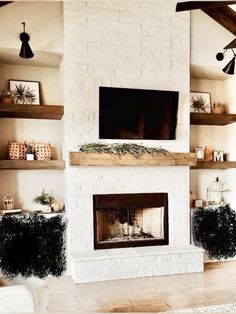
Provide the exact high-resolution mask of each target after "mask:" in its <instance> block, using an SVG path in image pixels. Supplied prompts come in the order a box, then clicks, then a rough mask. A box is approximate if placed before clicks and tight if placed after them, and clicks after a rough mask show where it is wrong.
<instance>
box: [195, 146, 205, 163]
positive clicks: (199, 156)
mask: <svg viewBox="0 0 236 314" xmlns="http://www.w3.org/2000/svg"><path fill="white" fill-rule="evenodd" d="M195 154H196V157H197V159H198V160H204V148H203V147H195Z"/></svg>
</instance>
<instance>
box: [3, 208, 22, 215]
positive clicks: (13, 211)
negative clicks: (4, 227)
mask: <svg viewBox="0 0 236 314" xmlns="http://www.w3.org/2000/svg"><path fill="white" fill-rule="evenodd" d="M21 212H22V210H21V209H19V208H14V209H0V216H3V215H13V214H20V213H21Z"/></svg>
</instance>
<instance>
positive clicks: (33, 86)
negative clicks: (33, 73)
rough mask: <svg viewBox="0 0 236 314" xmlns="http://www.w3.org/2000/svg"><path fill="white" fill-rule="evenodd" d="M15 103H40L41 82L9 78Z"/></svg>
mask: <svg viewBox="0 0 236 314" xmlns="http://www.w3.org/2000/svg"><path fill="white" fill-rule="evenodd" d="M9 85H10V91H11V92H12V96H13V98H14V103H15V104H28V105H40V94H39V82H37V81H22V80H9Z"/></svg>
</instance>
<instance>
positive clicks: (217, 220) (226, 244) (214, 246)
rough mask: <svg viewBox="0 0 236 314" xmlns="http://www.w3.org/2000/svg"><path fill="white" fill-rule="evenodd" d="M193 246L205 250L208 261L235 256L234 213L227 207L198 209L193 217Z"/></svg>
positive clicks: (235, 215) (235, 230)
mask: <svg viewBox="0 0 236 314" xmlns="http://www.w3.org/2000/svg"><path fill="white" fill-rule="evenodd" d="M193 235H194V242H195V245H197V246H201V247H202V248H204V249H205V250H206V253H207V254H208V256H209V258H210V259H221V258H225V259H226V258H231V257H234V256H235V255H236V212H235V211H234V210H233V209H231V208H230V206H229V205H226V206H221V207H217V208H198V209H197V210H196V211H195V213H194V215H193Z"/></svg>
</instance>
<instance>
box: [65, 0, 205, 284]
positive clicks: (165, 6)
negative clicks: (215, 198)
mask: <svg viewBox="0 0 236 314" xmlns="http://www.w3.org/2000/svg"><path fill="white" fill-rule="evenodd" d="M175 4H176V1H172V0H156V1H87V2H84V1H66V2H65V3H64V32H65V34H64V38H65V54H64V72H65V82H64V85H65V129H66V147H67V151H73V150H76V148H77V147H78V146H79V145H81V144H85V143H90V142H103V143H107V142H108V141H105V140H103V141H101V140H99V135H98V121H99V110H98V108H99V107H98V106H99V86H107V87H124V88H140V89H154V90H173V91H179V109H178V125H177V137H176V140H169V141H150V140H149V141H142V142H140V141H135V142H136V143H142V144H143V145H146V146H162V147H163V148H166V149H168V150H170V151H172V152H188V151H189V49H190V47H189V45H190V44H189V29H190V24H189V16H188V13H178V14H177V13H175ZM123 142H128V141H123ZM133 142H134V141H133ZM66 173H67V181H66V184H67V187H66V190H67V208H68V216H69V233H68V240H69V241H68V242H69V248H68V255H69V267H70V270H71V274H72V276H73V279H74V280H75V282H77V283H79V282H91V281H99V280H112V279H123V278H135V277H144V276H157V275H163V274H176V273H187V272H199V271H203V253H202V251H201V250H199V249H197V248H195V247H193V246H191V245H190V244H189V243H190V227H189V201H188V200H189V167H187V166H178V167H169V166H168V167H150V166H142V167H140V166H137V167H132V166H129V167H115V166H114V167H95V166H93V167H67V170H66ZM116 193H117V194H118V193H168V203H169V205H168V207H169V245H166V246H155V247H139V248H123V249H109V250H94V246H93V195H94V194H116Z"/></svg>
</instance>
